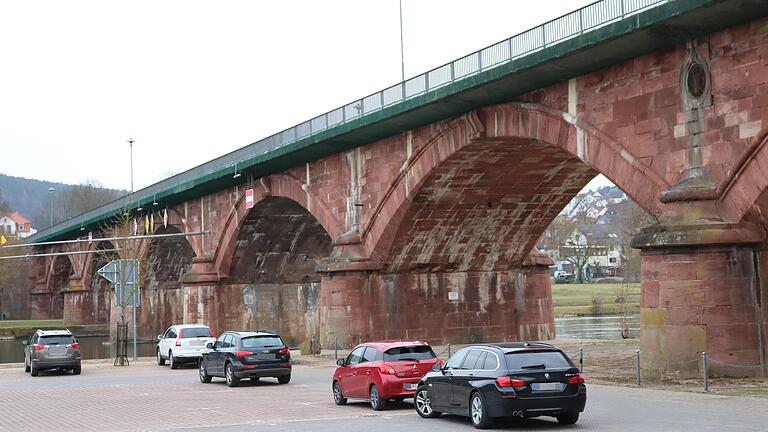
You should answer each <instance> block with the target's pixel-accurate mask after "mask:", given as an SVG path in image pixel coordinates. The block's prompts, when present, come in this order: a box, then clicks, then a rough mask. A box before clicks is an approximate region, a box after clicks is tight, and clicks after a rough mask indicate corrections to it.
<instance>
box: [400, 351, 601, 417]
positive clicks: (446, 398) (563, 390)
mask: <svg viewBox="0 0 768 432" xmlns="http://www.w3.org/2000/svg"><path fill="white" fill-rule="evenodd" d="M586 402H587V387H586V386H585V385H584V376H583V375H582V374H581V373H580V371H579V369H578V368H577V367H576V366H574V364H573V363H572V362H571V360H570V359H569V358H568V356H566V355H565V353H563V352H562V351H561V350H560V349H558V348H556V347H555V346H553V345H550V344H545V343H540V342H530V343H529V342H526V343H515V344H503V345H471V346H468V347H465V348H463V349H461V350H459V351H457V352H456V354H454V355H453V356H452V357H451V358H450V359H448V362H447V363H446V364H445V366H444V367H442V368H441V367H440V365H439V364H437V365H435V367H434V368H433V369H432V371H431V372H429V373H427V374H426V375H425V376H424V377H423V378H422V379H421V381H420V382H419V385H418V388H417V389H416V396H415V397H414V406H415V407H416V412H417V413H418V414H419V415H420V416H421V417H424V418H431V417H438V416H440V414H442V413H444V412H446V413H451V414H457V415H461V416H468V417H470V419H471V420H472V424H473V425H474V426H475V427H476V428H478V429H484V428H488V427H490V426H492V425H493V419H494V418H496V417H538V416H553V417H555V418H557V421H558V422H560V423H562V424H574V423H576V422H577V421H578V420H579V413H580V412H582V411H584V405H585V404H586Z"/></svg>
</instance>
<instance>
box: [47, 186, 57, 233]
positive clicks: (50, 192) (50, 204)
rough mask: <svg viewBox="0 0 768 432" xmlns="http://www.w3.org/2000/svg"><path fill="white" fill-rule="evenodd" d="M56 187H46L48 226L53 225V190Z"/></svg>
mask: <svg viewBox="0 0 768 432" xmlns="http://www.w3.org/2000/svg"><path fill="white" fill-rule="evenodd" d="M55 190H56V189H54V188H48V211H49V215H48V216H49V217H50V222H51V224H50V226H53V191H55Z"/></svg>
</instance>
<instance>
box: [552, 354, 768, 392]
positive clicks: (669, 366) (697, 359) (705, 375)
mask: <svg viewBox="0 0 768 432" xmlns="http://www.w3.org/2000/svg"><path fill="white" fill-rule="evenodd" d="M565 354H566V355H567V356H568V357H569V358H570V359H571V360H572V361H573V362H574V363H578V365H579V369H580V370H581V371H582V372H584V371H585V367H584V349H583V348H579V350H578V351H571V352H568V351H565ZM641 358H642V356H641V352H640V350H639V349H636V350H635V354H634V355H631V356H628V357H624V358H619V359H613V361H614V362H620V363H621V362H632V367H633V368H634V375H635V384H637V385H638V386H641V385H642V378H643V377H642V367H641ZM643 361H644V362H645V363H646V364H650V366H651V367H653V366H656V367H657V368H658V369H659V370H662V369H666V370H680V369H683V368H690V367H692V365H697V366H698V370H699V371H700V373H701V378H702V383H703V388H704V392H709V380H710V378H711V377H712V374H711V370H710V365H716V366H721V367H723V368H728V369H749V370H764V369H766V366H765V365H763V364H735V363H729V362H723V361H720V360H716V359H714V358H712V357H711V355H710V354H709V353H707V352H706V351H702V352H700V353H698V354H697V355H696V356H694V357H692V358H690V359H688V360H674V361H673V360H656V359H652V358H649V357H648V356H646V357H645V358H643Z"/></svg>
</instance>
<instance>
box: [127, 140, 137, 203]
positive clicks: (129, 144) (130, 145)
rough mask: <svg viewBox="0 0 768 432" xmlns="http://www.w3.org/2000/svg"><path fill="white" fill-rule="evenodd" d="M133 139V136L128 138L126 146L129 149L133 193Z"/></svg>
mask: <svg viewBox="0 0 768 432" xmlns="http://www.w3.org/2000/svg"><path fill="white" fill-rule="evenodd" d="M134 142H135V141H134V140H133V138H128V146H129V147H130V151H131V193H133V143H134Z"/></svg>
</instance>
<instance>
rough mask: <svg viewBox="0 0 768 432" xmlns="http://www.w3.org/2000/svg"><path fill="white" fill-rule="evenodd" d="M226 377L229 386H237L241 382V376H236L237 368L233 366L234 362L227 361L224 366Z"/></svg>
mask: <svg viewBox="0 0 768 432" xmlns="http://www.w3.org/2000/svg"><path fill="white" fill-rule="evenodd" d="M224 379H225V380H227V385H228V386H229V387H237V386H238V385H239V384H240V378H238V377H236V376H235V370H234V369H233V368H232V363H227V364H226V365H225V366H224Z"/></svg>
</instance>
